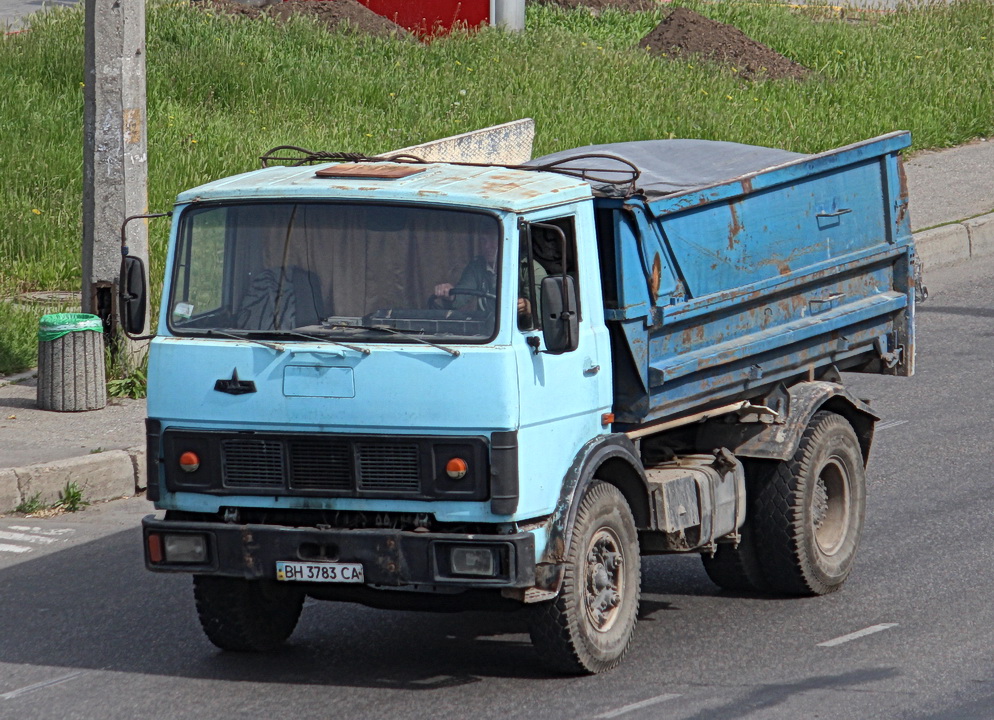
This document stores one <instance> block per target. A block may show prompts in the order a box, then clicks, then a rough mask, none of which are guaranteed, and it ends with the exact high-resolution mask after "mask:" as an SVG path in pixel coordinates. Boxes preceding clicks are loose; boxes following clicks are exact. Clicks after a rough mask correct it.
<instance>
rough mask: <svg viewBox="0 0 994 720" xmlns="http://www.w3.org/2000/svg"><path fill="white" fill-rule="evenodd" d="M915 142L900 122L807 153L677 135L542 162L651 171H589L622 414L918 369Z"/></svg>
mask: <svg viewBox="0 0 994 720" xmlns="http://www.w3.org/2000/svg"><path fill="white" fill-rule="evenodd" d="M909 144H910V135H909V134H908V133H906V132H896V133H891V134H888V135H883V136H880V137H878V138H874V139H872V140H867V141H865V142H860V143H856V144H854V145H849V146H847V147H843V148H839V149H835V150H831V151H828V152H824V153H819V154H817V155H799V154H796V153H789V152H785V151H782V150H772V149H769V148H757V147H752V146H746V145H738V144H735V143H723V142H707V141H693V140H671V141H652V142H644V143H623V144H618V145H609V146H597V147H588V148H581V149H578V150H573V151H569V153H560V154H558V155H555V156H549V157H547V158H541V159H539V160H538V161H535V162H536V164H538V163H542V162H546V161H548V160H550V159H554V160H562V158H563V157H564V156H568V155H569V154H570V153H573V154H577V155H580V154H587V153H591V152H596V153H604V154H609V155H614V156H618V157H624V158H626V159H628V160H630V161H631V162H633V164H635V165H636V166H637V167H639V168H640V170H641V171H642V175H641V176H640V178H639V179H638V180H637V181H636V183H635V185H636V188H637V190H638V192H636V193H635V194H634V195H633V194H632V193H631V188H628V189H627V190H626V189H625V188H619V187H617V186H614V185H610V184H605V185H597V184H596V183H595V182H591V184H592V185H593V186H594V192H595V195H596V196H597V199H596V200H595V204H596V206H597V211H598V218H597V219H598V237H599V243H600V244H601V247H600V256H601V264H602V272H603V277H604V283H605V298H606V303H607V316H608V319H609V324H610V325H611V327H612V336H613V341H614V366H615V377H614V383H615V416H616V420H617V422H618V423H619V425H620V426H621V427H622V428H624V427H635V426H639V425H643V424H648V423H653V422H656V421H660V420H666V419H672V418H675V417H680V416H683V415H688V414H692V413H694V412H697V411H701V410H706V409H708V408H712V407H717V406H723V405H727V404H729V403H732V402H735V401H737V400H743V399H748V398H753V397H759V396H761V395H763V394H764V393H765V392H767V391H769V390H770V389H772V388H773V387H775V386H776V385H778V384H779V383H784V384H786V385H790V384H792V383H793V382H796V381H799V380H802V379H817V378H820V377H822V376H823V375H824V374H825V373H826V372H830V371H831V369H832V368H833V367H834V368H835V369H837V370H847V371H858V372H875V373H884V374H890V375H911V374H912V373H913V371H914V301H915V274H914V271H913V268H914V246H913V243H912V236H911V230H910V223H909V218H908V198H907V192H906V189H905V182H904V176H903V170H902V166H901V158H900V151H901V150H902V149H903V148H906V147H907V146H908V145H909ZM598 162H603V163H604V166H605V167H606V166H607V165H608V164H610V163H609V161H607V160H602V161H598ZM582 164H583V165H584V166H586V167H590V165H591V162H590V160H589V158H588V159H587V160H585V161H584V162H583V163H582Z"/></svg>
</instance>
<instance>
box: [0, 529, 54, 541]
mask: <svg viewBox="0 0 994 720" xmlns="http://www.w3.org/2000/svg"><path fill="white" fill-rule="evenodd" d="M0 540H13V541H15V542H26V543H35V544H37V545H48V544H49V543H53V542H55V538H52V537H44V536H42V535H31V534H30V533H20V532H7V531H6V530H0Z"/></svg>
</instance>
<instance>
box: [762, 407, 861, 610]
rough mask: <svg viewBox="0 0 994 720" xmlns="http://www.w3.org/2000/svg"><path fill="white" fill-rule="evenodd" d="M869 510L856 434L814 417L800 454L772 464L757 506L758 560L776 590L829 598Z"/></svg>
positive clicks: (838, 421)
mask: <svg viewBox="0 0 994 720" xmlns="http://www.w3.org/2000/svg"><path fill="white" fill-rule="evenodd" d="M865 505H866V476H865V472H864V468H863V455H862V452H861V450H860V446H859V441H858V440H857V439H856V433H855V432H854V431H853V429H852V426H851V425H850V424H849V423H848V421H846V419H845V418H843V417H842V416H840V415H837V414H835V413H831V412H825V411H822V412H818V413H816V414H815V416H814V417H813V418H812V419H811V422H810V423H809V424H808V427H807V429H806V430H805V431H804V435H803V436H802V438H801V442H800V444H799V446H798V449H797V452H796V453H795V454H794V457H793V458H792V459H791V460H789V461H787V462H782V463H777V464H776V465H774V466H773V467H772V471H771V472H770V475H769V477H768V478H767V479H766V482H763V483H762V484H761V486H760V488H759V492H758V493H757V496H756V502H755V503H754V504H753V508H754V509H755V517H754V525H753V527H754V529H755V530H756V550H757V556H758V559H759V563H760V566H761V568H762V571H763V575H764V576H765V577H766V579H767V581H768V582H769V584H770V589H771V590H773V591H774V592H781V593H787V594H793V595H825V594H826V593H830V592H834V591H835V590H838V589H839V588H840V587H842V584H843V583H844V582H845V581H846V578H848V577H849V572H850V570H851V569H852V565H853V561H854V559H855V557H856V549H857V547H858V546H859V539H860V535H861V534H862V531H863V514H864V509H865Z"/></svg>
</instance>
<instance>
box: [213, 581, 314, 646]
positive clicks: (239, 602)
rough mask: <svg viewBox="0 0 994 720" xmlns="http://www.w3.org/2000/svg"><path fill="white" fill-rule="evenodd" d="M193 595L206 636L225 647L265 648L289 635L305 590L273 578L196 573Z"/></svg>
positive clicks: (277, 644)
mask: <svg viewBox="0 0 994 720" xmlns="http://www.w3.org/2000/svg"><path fill="white" fill-rule="evenodd" d="M193 595H194V598H196V601H197V614H198V615H199V616H200V624H201V626H202V627H203V629H204V633H206V635H207V638H208V639H209V640H210V641H211V642H212V643H214V644H215V645H217V646H218V647H219V648H221V649H222V650H236V651H242V652H264V651H267V650H273V649H275V648H277V647H279V646H280V645H282V644H283V643H284V642H285V641H286V639H287V638H289V637H290V635H291V633H293V630H294V628H295V627H297V620H298V619H299V618H300V611H301V609H302V608H303V606H304V593H303V592H302V591H300V590H299V589H296V588H293V587H290V586H285V585H281V584H278V583H276V582H275V581H274V580H243V579H241V578H228V577H213V576H210V575H195V576H194V577H193Z"/></svg>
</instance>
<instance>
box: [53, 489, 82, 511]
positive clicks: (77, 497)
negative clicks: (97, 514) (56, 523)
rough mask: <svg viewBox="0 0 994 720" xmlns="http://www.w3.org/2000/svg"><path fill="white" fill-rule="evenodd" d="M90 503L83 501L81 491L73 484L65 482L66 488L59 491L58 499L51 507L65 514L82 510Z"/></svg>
mask: <svg viewBox="0 0 994 720" xmlns="http://www.w3.org/2000/svg"><path fill="white" fill-rule="evenodd" d="M89 504H90V503H89V502H87V501H86V500H84V499H83V491H82V489H80V487H79V485H77V484H76V483H75V482H72V481H69V482H66V486H65V487H64V488H63V489H62V490H60V491H59V499H58V500H57V501H56V502H55V503H54V504H53V505H52V507H54V508H60V509H62V510H64V511H65V512H76V511H77V510H82V509H83V508H84V507H86V506H87V505H89Z"/></svg>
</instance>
